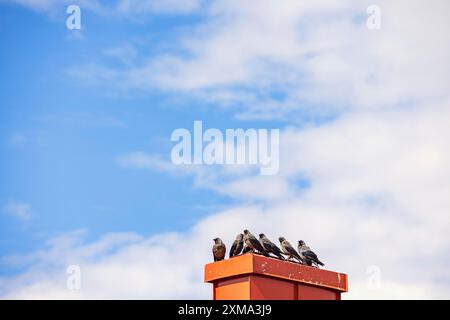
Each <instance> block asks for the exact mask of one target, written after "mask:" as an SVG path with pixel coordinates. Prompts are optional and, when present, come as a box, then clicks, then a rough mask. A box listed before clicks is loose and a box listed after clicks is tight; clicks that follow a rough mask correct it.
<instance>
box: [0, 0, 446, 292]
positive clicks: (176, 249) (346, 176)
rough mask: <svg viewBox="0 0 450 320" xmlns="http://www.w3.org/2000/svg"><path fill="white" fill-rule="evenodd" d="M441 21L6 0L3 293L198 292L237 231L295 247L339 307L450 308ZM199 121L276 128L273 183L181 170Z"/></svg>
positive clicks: (293, 8) (290, 9) (292, 5)
mask: <svg viewBox="0 0 450 320" xmlns="http://www.w3.org/2000/svg"><path fill="white" fill-rule="evenodd" d="M73 3H76V4H78V5H79V6H80V8H81V30H69V29H67V27H66V19H67V17H68V14H67V13H66V9H67V7H68V5H70V4H73ZM373 4H375V5H377V6H378V8H379V9H380V13H381V25H380V26H381V28H380V29H375V30H374V29H369V28H368V27H367V19H368V18H369V15H368V13H367V11H366V10H367V8H368V7H369V6H370V5H373ZM448 12H450V3H449V2H448V1H446V0H442V1H438V0H431V1H411V0H409V1H400V0H390V1H381V0H379V1H374V2H373V1H370V2H369V1H361V0H358V1H356V0H355V1H351V0H348V1H332V0H314V1H312V0H311V1H297V0H292V1H291V0H284V1H261V0H259V1H237V0H236V1H234V0H226V1H225V0H214V1H202V0H188V1H175V0H160V1H155V0H145V1H144V0H143V1H137V0H116V1H102V0H84V1H60V0H0V42H1V47H0V48H1V49H0V70H1V72H0V121H1V126H0V154H1V157H0V180H1V183H0V297H1V298H94V299H95V298H138V299H158V298H159V299H180V298H192V299H197V298H199V299H201V298H206V299H209V298H211V291H212V290H211V287H210V285H209V284H204V283H203V266H204V264H205V263H207V262H209V261H211V254H210V250H211V245H212V240H211V239H212V238H214V237H216V236H220V237H221V238H222V239H224V240H225V241H226V243H227V244H228V246H230V245H229V244H230V242H231V241H232V239H234V237H235V235H236V234H237V233H238V232H240V231H241V230H242V229H244V228H248V229H250V230H252V231H253V233H259V232H265V233H266V234H267V235H268V236H269V238H272V240H275V239H276V238H278V236H280V235H284V236H285V237H286V238H287V239H289V240H291V242H296V241H297V240H298V239H304V240H306V241H307V243H308V244H309V245H310V246H311V247H313V248H314V250H315V251H316V252H317V253H318V254H319V256H320V258H321V260H322V261H324V262H325V264H326V268H327V269H330V270H336V271H340V272H345V273H348V274H349V286H350V292H349V293H347V294H345V295H344V298H348V299H373V298H375V299H376V298H388V299H399V298H405V299H422V298H425V299H432V298H439V299H448V298H450V271H449V270H450V225H449V222H450V219H449V216H448V215H449V213H450V147H449V146H450V64H449V62H448V60H449V57H450V42H449V41H448V30H449V29H450V20H449V19H448ZM194 120H202V121H203V126H204V127H205V128H218V129H220V130H225V129H227V128H244V129H247V128H264V129H280V132H281V133H280V170H279V173H278V174H276V175H271V176H261V175H259V173H258V171H255V170H252V168H248V167H242V166H218V165H215V166H174V165H173V164H172V163H171V161H170V152H171V148H172V147H173V145H174V143H173V142H172V141H171V140H170V136H171V133H172V132H173V130H175V129H177V128H187V129H188V130H191V131H192V130H193V122H194ZM72 265H76V266H79V268H80V271H81V287H80V289H79V290H69V289H70V288H68V286H67V279H68V276H69V275H68V274H67V272H66V271H67V268H68V267H69V266H72ZM72 289H73V288H72Z"/></svg>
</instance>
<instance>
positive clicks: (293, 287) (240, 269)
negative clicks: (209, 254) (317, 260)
mask: <svg viewBox="0 0 450 320" xmlns="http://www.w3.org/2000/svg"><path fill="white" fill-rule="evenodd" d="M205 282H210V283H212V284H213V299H214V300H340V299H341V293H342V292H347V291H348V279H347V275H346V274H344V273H337V272H333V271H328V270H322V269H318V268H313V267H309V266H305V265H301V264H298V263H292V262H286V261H281V260H278V259H274V258H267V257H264V256H260V255H256V254H251V253H247V254H243V255H240V256H236V257H232V258H230V259H227V260H222V261H218V262H213V263H208V264H207V265H205Z"/></svg>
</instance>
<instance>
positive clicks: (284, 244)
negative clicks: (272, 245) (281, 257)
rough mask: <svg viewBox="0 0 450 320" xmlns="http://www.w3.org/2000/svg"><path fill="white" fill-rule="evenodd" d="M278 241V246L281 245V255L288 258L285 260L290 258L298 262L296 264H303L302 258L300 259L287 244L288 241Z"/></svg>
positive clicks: (280, 239) (280, 238)
mask: <svg viewBox="0 0 450 320" xmlns="http://www.w3.org/2000/svg"><path fill="white" fill-rule="evenodd" d="M278 241H280V245H281V250H282V251H283V253H284V254H285V255H287V256H288V258H287V260H289V259H291V258H292V257H294V258H295V259H297V260H298V262H300V263H304V261H303V260H302V258H301V257H300V255H299V254H298V252H297V251H296V250H295V249H294V247H293V246H291V244H290V243H289V241H287V240H286V239H285V238H284V237H279V238H278Z"/></svg>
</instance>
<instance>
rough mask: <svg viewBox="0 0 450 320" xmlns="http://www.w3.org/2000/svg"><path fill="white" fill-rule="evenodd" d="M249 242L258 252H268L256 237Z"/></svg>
mask: <svg viewBox="0 0 450 320" xmlns="http://www.w3.org/2000/svg"><path fill="white" fill-rule="evenodd" d="M249 240H250V242H251V243H252V245H253V246H254V247H255V248H256V250H258V251H261V252H265V251H266V250H265V249H264V247H263V246H262V245H261V243H260V242H259V241H258V240H256V238H255V237H250V238H249Z"/></svg>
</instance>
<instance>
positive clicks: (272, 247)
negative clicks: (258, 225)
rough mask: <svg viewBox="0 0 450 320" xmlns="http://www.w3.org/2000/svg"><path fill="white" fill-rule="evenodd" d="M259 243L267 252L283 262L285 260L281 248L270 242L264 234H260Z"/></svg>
mask: <svg viewBox="0 0 450 320" xmlns="http://www.w3.org/2000/svg"><path fill="white" fill-rule="evenodd" d="M259 242H260V243H261V245H262V246H263V248H264V249H265V250H266V251H267V252H269V253H272V254H274V255H276V256H277V257H278V258H280V259H281V260H285V259H284V257H283V252H281V250H280V248H278V247H277V245H276V244H275V243H273V242H272V241H270V240H269V238H267V237H266V235H265V234H264V233H260V234H259Z"/></svg>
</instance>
